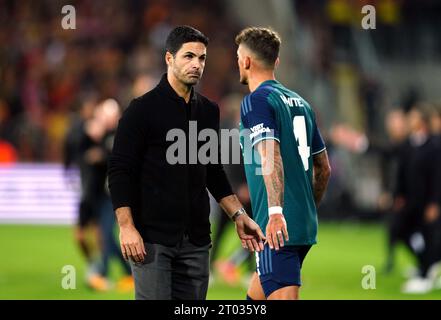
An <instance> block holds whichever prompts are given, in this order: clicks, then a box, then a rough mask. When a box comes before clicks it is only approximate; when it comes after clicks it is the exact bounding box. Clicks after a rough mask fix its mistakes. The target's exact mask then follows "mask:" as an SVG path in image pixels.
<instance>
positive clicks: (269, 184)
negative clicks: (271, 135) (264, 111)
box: [257, 140, 288, 250]
mask: <svg viewBox="0 0 441 320" xmlns="http://www.w3.org/2000/svg"><path fill="white" fill-rule="evenodd" d="M257 150H258V151H259V154H260V158H261V159H262V175H263V180H264V182H265V187H266V191H267V195H268V207H269V208H271V207H273V208H274V207H280V208H283V192H284V173H283V161H282V157H281V155H280V145H279V143H278V142H277V141H276V140H263V141H261V142H259V143H258V145H257ZM283 235H285V239H286V240H287V241H288V231H287V229H286V221H285V218H284V216H283V213H282V210H280V212H274V213H273V214H271V215H270V218H269V221H268V224H267V227H266V234H265V236H266V239H267V241H268V244H269V246H270V248H271V249H273V247H275V248H276V250H279V244H280V246H281V247H283V245H284V242H283Z"/></svg>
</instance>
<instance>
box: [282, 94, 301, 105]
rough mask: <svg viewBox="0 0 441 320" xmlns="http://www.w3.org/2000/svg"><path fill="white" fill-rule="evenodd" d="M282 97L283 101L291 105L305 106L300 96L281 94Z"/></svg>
mask: <svg viewBox="0 0 441 320" xmlns="http://www.w3.org/2000/svg"><path fill="white" fill-rule="evenodd" d="M280 98H281V99H282V101H283V102H284V103H285V104H286V105H288V106H290V107H294V106H296V107H304V104H303V101H302V99H300V98H293V97H285V96H284V95H280Z"/></svg>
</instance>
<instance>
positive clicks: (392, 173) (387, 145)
mask: <svg viewBox="0 0 441 320" xmlns="http://www.w3.org/2000/svg"><path fill="white" fill-rule="evenodd" d="M385 127H386V132H387V137H388V139H387V141H385V142H384V143H383V144H382V145H380V146H376V147H377V148H376V151H378V152H379V153H380V156H381V173H382V188H383V192H382V194H381V196H380V198H379V203H378V206H379V208H380V210H382V211H383V212H385V213H386V221H387V222H386V223H387V232H388V235H387V236H388V239H387V248H386V250H387V255H386V263H385V267H384V271H385V272H386V273H389V272H391V271H392V270H393V268H394V265H395V248H396V245H397V243H399V242H400V241H403V240H404V239H401V238H400V233H398V232H396V230H397V226H396V225H397V224H400V217H399V215H397V214H396V210H393V192H394V190H395V189H396V187H397V186H396V185H395V183H396V182H397V181H396V176H397V170H398V164H399V161H400V159H401V158H402V157H403V155H402V152H403V149H404V147H405V145H406V139H407V137H408V132H409V130H408V124H407V118H406V114H405V113H404V111H403V110H402V109H401V108H397V109H393V110H391V111H389V112H388V113H387V115H386V119H385Z"/></svg>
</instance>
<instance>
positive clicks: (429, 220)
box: [391, 104, 441, 293]
mask: <svg viewBox="0 0 441 320" xmlns="http://www.w3.org/2000/svg"><path fill="white" fill-rule="evenodd" d="M408 125H409V130H410V134H409V138H408V139H407V141H406V144H405V146H404V147H403V152H402V153H401V155H400V159H399V166H398V173H397V183H396V188H397V189H396V192H395V199H394V211H395V215H396V217H395V222H394V224H393V226H392V229H391V236H392V237H395V238H396V239H400V240H401V241H403V242H404V244H405V245H406V246H407V247H408V248H409V250H410V251H411V252H412V253H413V255H414V256H415V258H416V260H417V266H418V271H417V273H416V274H415V275H414V276H413V277H411V278H410V279H409V280H408V281H407V282H406V283H405V284H404V285H403V288H402V290H403V292H405V293H425V292H428V291H430V290H432V288H433V285H434V279H433V278H432V275H431V272H430V271H431V270H430V268H431V267H432V266H433V265H434V263H435V262H436V261H437V260H438V258H439V257H437V253H436V250H437V249H436V247H437V246H438V244H437V242H438V241H439V240H438V238H439V235H440V233H439V216H440V214H439V213H440V199H441V195H440V191H441V176H440V169H441V168H440V165H439V163H441V155H440V147H439V145H438V143H437V142H436V140H435V139H434V138H433V136H432V134H431V132H430V112H429V110H428V108H427V106H425V105H423V104H417V105H414V106H413V107H412V108H411V110H410V111H409V112H408Z"/></svg>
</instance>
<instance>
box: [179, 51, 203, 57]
mask: <svg viewBox="0 0 441 320" xmlns="http://www.w3.org/2000/svg"><path fill="white" fill-rule="evenodd" d="M188 54H190V55H192V56H197V54H196V53H194V52H191V51H187V52H185V53H184V56H185V55H188ZM206 56H207V54H206V53H203V54H201V55H200V56H199V57H206Z"/></svg>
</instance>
